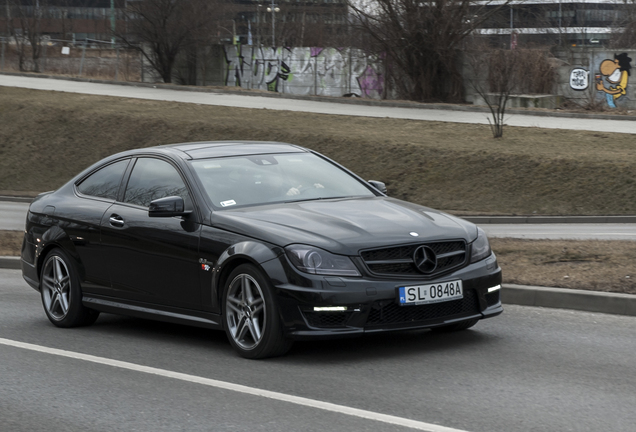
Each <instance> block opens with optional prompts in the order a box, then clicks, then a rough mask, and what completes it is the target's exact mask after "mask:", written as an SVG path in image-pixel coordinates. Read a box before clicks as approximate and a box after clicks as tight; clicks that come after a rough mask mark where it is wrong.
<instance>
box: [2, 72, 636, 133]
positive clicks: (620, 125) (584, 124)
mask: <svg viewBox="0 0 636 432" xmlns="http://www.w3.org/2000/svg"><path fill="white" fill-rule="evenodd" d="M0 86H6V87H22V88H30V89H37V90H54V91H63V92H70V93H83V94H93V95H101V96H118V97H128V98H136V99H149V100H160V101H173V102H184V103H196V104H201V105H217V106H229V107H238V108H257V109H272V110H283V111H303V112H310V113H318V114H334V115H347V116H363V117H381V118H382V117H391V118H400V119H411V120H426V121H444V122H454V123H477V124H488V119H489V116H488V114H487V113H484V112H470V111H450V110H435V109H424V108H402V107H388V106H366V105H351V104H343V103H333V102H323V101H312V100H295V99H286V98H271V97H262V96H245V95H234V94H224V93H221V92H218V93H210V92H197V91H189V90H186V89H184V90H172V89H164V88H161V86H160V85H158V86H157V88H152V87H134V86H129V85H117V84H100V83H89V82H80V81H68V80H58V79H44V78H31V77H22V76H10V75H0ZM506 124H507V125H509V126H523V127H542V128H550V129H573V130H590V131H598V132H620V133H629V134H634V133H636V122H634V121H629V120H595V119H580V118H563V117H537V116H531V115H519V114H514V115H510V116H507V117H506Z"/></svg>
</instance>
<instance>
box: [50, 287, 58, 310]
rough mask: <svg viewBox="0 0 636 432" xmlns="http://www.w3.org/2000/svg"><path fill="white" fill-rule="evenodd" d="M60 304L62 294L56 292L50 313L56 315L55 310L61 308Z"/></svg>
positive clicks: (52, 298) (52, 297) (52, 299)
mask: <svg viewBox="0 0 636 432" xmlns="http://www.w3.org/2000/svg"><path fill="white" fill-rule="evenodd" d="M59 304H60V294H59V293H57V292H54V293H53V295H52V296H51V303H50V305H49V312H51V313H55V309H56V308H57V307H58V306H59Z"/></svg>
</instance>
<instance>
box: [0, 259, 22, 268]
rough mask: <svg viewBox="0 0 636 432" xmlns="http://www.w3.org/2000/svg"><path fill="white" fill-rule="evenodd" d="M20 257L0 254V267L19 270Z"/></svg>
mask: <svg viewBox="0 0 636 432" xmlns="http://www.w3.org/2000/svg"><path fill="white" fill-rule="evenodd" d="M21 268H22V267H21V266H20V257H14V256H0V269H10V270H20V269H21Z"/></svg>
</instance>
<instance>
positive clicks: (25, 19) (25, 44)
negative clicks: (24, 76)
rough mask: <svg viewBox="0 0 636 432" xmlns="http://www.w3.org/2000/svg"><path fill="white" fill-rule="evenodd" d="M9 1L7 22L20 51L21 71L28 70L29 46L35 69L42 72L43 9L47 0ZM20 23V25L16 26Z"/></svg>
mask: <svg viewBox="0 0 636 432" xmlns="http://www.w3.org/2000/svg"><path fill="white" fill-rule="evenodd" d="M6 1H7V6H6V7H7V23H8V26H9V32H10V34H11V36H12V37H13V39H14V41H15V44H16V49H17V52H18V63H19V67H20V70H21V71H25V70H27V66H26V57H27V48H29V47H30V50H31V60H32V62H33V71H34V72H40V55H41V53H42V44H41V42H42V33H41V25H42V16H43V13H42V11H43V10H44V8H45V6H46V5H45V3H44V1H45V0H38V1H34V2H30V1H26V2H25V1H20V0H6ZM16 25H18V26H19V27H17V28H16V27H15V26H16Z"/></svg>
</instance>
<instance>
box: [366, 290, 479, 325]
mask: <svg viewBox="0 0 636 432" xmlns="http://www.w3.org/2000/svg"><path fill="white" fill-rule="evenodd" d="M478 312H479V303H478V302H477V297H476V296H475V291H473V290H465V291H464V298H462V299H458V300H451V301H445V302H441V303H432V304H425V305H417V306H399V305H397V304H396V303H394V302H390V303H388V304H387V303H386V302H384V303H383V302H376V303H374V304H373V306H372V308H371V312H370V313H369V317H368V318H367V324H366V325H367V327H373V326H380V325H387V324H409V323H416V322H418V321H428V320H434V319H439V318H446V317H453V316H461V315H472V314H475V313H478Z"/></svg>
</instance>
